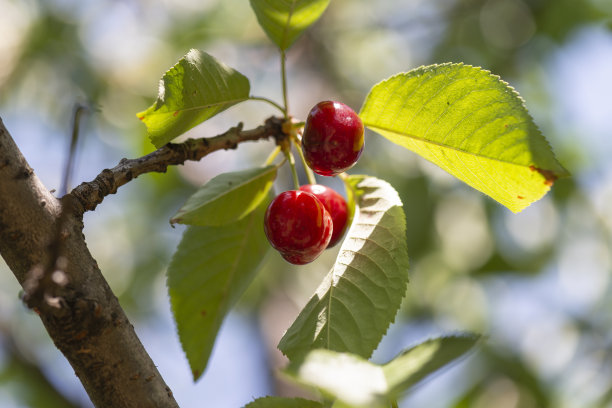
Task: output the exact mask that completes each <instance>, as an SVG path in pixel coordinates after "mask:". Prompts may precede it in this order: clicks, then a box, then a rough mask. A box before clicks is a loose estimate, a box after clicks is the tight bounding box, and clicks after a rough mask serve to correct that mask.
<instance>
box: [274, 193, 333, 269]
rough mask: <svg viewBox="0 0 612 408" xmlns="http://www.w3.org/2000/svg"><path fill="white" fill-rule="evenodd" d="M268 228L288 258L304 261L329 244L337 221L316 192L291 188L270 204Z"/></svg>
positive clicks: (311, 259)
mask: <svg viewBox="0 0 612 408" xmlns="http://www.w3.org/2000/svg"><path fill="white" fill-rule="evenodd" d="M264 231H265V233H266V237H268V241H270V245H272V247H273V248H275V249H276V250H277V251H279V252H280V254H281V256H282V257H283V258H285V260H286V261H287V262H290V263H292V264H295V265H304V264H307V263H309V262H312V261H314V260H315V259H316V258H317V257H318V256H319V255H320V254H321V253H322V252H323V251H324V250H325V248H327V245H328V244H329V240H330V239H331V237H332V233H333V221H332V218H331V216H330V215H329V213H328V212H327V210H326V209H325V207H324V206H323V203H321V202H320V201H319V200H318V199H317V198H316V197H315V196H314V195H313V194H311V193H308V192H305V191H299V190H289V191H285V192H283V193H281V194H279V195H278V196H276V198H274V200H272V202H271V203H270V205H269V206H268V209H267V210H266V214H265V216H264Z"/></svg>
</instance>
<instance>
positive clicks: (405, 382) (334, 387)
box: [284, 335, 479, 408]
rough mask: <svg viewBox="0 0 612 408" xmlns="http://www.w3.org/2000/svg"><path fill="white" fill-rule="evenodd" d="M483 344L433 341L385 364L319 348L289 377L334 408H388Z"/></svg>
mask: <svg viewBox="0 0 612 408" xmlns="http://www.w3.org/2000/svg"><path fill="white" fill-rule="evenodd" d="M478 339H479V336H475V335H461V336H450V337H442V338H437V339H432V340H428V341H426V342H424V343H421V344H419V345H417V346H415V347H413V348H411V349H409V350H407V351H405V352H403V353H401V354H400V355H399V356H397V357H395V358H394V359H393V360H391V361H390V362H388V363H387V364H384V365H379V364H374V363H372V362H369V361H367V360H365V359H364V358H362V357H360V356H356V355H354V354H350V353H338V352H335V351H331V350H324V349H317V350H313V351H311V352H309V353H308V354H306V355H305V357H304V359H303V360H301V361H297V362H292V363H291V364H290V365H289V367H288V368H287V369H286V370H285V371H284V372H285V373H286V374H287V375H288V376H289V377H290V378H292V379H293V380H295V381H296V382H298V383H299V384H302V385H305V386H308V387H314V388H316V389H317V390H319V391H320V392H321V393H322V394H323V395H325V396H327V397H328V398H332V399H336V400H337V401H336V403H334V408H336V407H351V408H361V407H364V408H366V407H367V408H379V407H380V408H382V407H388V406H389V403H390V402H391V401H394V400H396V399H397V397H398V396H399V394H400V393H403V392H405V391H407V390H409V389H410V388H411V387H412V386H414V385H415V384H417V383H418V382H419V381H421V380H422V379H424V378H425V377H427V376H428V375H430V374H432V373H434V372H435V371H437V370H439V369H440V368H442V367H444V366H446V365H448V364H449V363H451V362H453V361H455V360H456V359H457V358H459V357H461V356H463V355H464V354H465V353H467V352H468V351H469V350H470V349H472V347H474V345H475V344H476V343H477V341H478Z"/></svg>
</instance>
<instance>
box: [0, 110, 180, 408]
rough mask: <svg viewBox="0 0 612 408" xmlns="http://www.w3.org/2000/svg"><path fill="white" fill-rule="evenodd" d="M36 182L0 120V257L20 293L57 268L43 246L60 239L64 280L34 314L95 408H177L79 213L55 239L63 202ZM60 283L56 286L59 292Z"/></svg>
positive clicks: (74, 202) (71, 218)
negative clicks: (34, 279) (33, 280)
mask: <svg viewBox="0 0 612 408" xmlns="http://www.w3.org/2000/svg"><path fill="white" fill-rule="evenodd" d="M69 200H72V202H73V203H72V204H71V206H69V207H68V208H70V207H72V208H73V209H74V208H77V205H76V204H78V202H77V200H75V198H74V197H73V196H71V195H67V196H65V197H64V198H63V199H62V201H60V200H58V199H56V198H55V197H54V196H53V195H52V194H51V193H50V192H49V191H48V190H47V189H46V188H45V187H44V185H43V184H42V183H41V182H40V180H39V179H38V177H36V175H35V174H34V172H33V170H32V169H31V168H30V166H29V165H28V163H27V162H26V160H25V158H24V157H23V156H22V154H21V152H20V151H19V149H18V148H17V146H16V145H15V142H14V141H13V139H12V138H11V136H10V134H9V133H8V131H7V130H6V128H5V127H4V124H3V123H2V120H0V254H1V255H2V257H3V258H4V260H5V261H6V263H7V265H8V266H9V268H10V269H11V271H12V272H13V273H14V275H15V277H16V278H17V280H18V281H19V283H20V284H21V285H22V286H24V285H25V284H26V282H27V281H28V279H29V278H31V277H32V275H33V274H34V273H35V272H36V271H40V270H41V269H44V268H45V267H46V266H47V265H55V264H57V262H56V261H57V260H53V259H51V258H52V255H51V253H52V251H50V250H49V246H50V245H51V244H52V243H53V240H54V239H56V237H58V236H59V238H60V239H61V240H62V242H61V244H62V245H61V247H62V249H63V253H62V257H63V258H64V259H63V261H62V262H61V266H62V273H63V279H62V280H61V281H60V282H56V283H58V284H57V285H56V286H55V287H54V288H53V294H52V295H53V296H42V297H41V298H40V299H39V301H38V302H37V305H38V306H37V307H36V308H35V310H36V311H37V313H38V314H39V316H40V318H41V320H42V322H43V324H44V326H45V328H46V329H47V331H48V333H49V336H50V337H51V338H52V339H53V341H54V343H55V345H56V346H57V348H58V349H59V350H60V351H61V352H62V353H63V354H64V355H65V356H66V358H67V359H68V361H69V362H70V364H71V365H72V367H73V369H74V371H75V373H76V375H77V376H78V377H79V379H80V380H81V382H82V383H83V386H84V387H85V390H86V391H87V393H88V394H89V397H90V398H91V400H92V402H93V403H94V405H95V406H97V407H164V408H165V407H168V408H170V407H172V408H175V407H178V405H177V404H176V402H175V400H174V398H173V396H172V392H171V391H170V389H169V388H168V387H167V385H166V384H165V382H164V380H163V379H162V378H161V376H160V374H159V372H158V371H157V368H156V367H155V365H154V364H153V362H152V361H151V358H150V357H149V355H148V354H147V352H146V351H145V349H144V347H143V346H142V344H141V343H140V341H139V339H138V337H137V336H136V333H135V332H134V328H133V327H132V325H131V324H130V322H129V320H128V319H127V317H126V315H125V313H124V311H123V310H122V309H121V306H120V305H119V302H118V301H117V298H116V297H115V295H114V294H113V293H112V291H111V289H110V288H109V286H108V284H107V282H106V280H105V279H104V277H103V276H102V273H101V272H100V269H99V268H98V265H97V263H96V261H95V260H94V259H93V257H92V256H91V254H90V252H89V250H88V248H87V245H86V243H85V237H84V236H83V233H82V229H83V224H82V211H81V212H80V211H76V210H73V211H71V212H70V213H69V214H68V216H67V217H66V220H65V222H64V223H62V225H63V227H62V229H61V231H60V234H57V223H58V220H59V218H60V215H61V213H62V208H63V207H64V206H65V205H66V202H68V201H69ZM60 283H61V284H60Z"/></svg>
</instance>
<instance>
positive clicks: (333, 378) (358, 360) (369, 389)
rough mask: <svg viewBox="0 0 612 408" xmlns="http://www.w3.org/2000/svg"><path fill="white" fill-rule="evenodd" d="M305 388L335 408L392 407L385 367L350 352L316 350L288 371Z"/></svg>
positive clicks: (293, 364) (291, 366) (292, 365)
mask: <svg viewBox="0 0 612 408" xmlns="http://www.w3.org/2000/svg"><path fill="white" fill-rule="evenodd" d="M285 373H286V374H288V375H289V376H290V377H291V378H293V379H294V380H296V381H297V382H298V383H300V384H302V385H306V386H309V387H314V388H316V389H317V390H319V391H320V392H321V393H323V395H325V396H327V397H328V398H330V399H337V400H339V401H338V402H339V404H334V407H338V406H339V407H344V406H349V407H356V408H382V407H385V406H387V407H388V406H389V405H388V404H386V403H387V398H386V393H387V391H388V386H387V380H386V378H385V373H384V372H383V370H382V367H381V366H379V365H376V364H374V363H371V362H369V361H367V360H366V359H364V358H362V357H359V356H357V355H355V354H351V353H338V352H335V351H331V350H323V349H318V350H313V351H311V352H309V353H308V354H306V355H305V358H304V360H302V361H299V363H292V364H291V365H290V366H289V367H288V369H287V370H286V371H285Z"/></svg>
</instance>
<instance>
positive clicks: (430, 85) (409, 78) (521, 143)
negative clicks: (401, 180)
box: [359, 64, 568, 212]
mask: <svg viewBox="0 0 612 408" xmlns="http://www.w3.org/2000/svg"><path fill="white" fill-rule="evenodd" d="M359 115H360V117H361V119H362V120H363V123H364V125H365V126H367V127H369V128H370V129H372V130H374V131H375V132H378V133H380V134H381V135H383V136H384V137H386V138H388V139H389V140H391V141H392V142H394V143H397V144H399V145H401V146H403V147H405V148H407V149H410V150H412V151H414V152H415V153H417V154H419V155H421V156H423V157H424V158H426V159H427V160H429V161H431V162H433V163H434V164H436V165H438V166H440V167H441V168H443V169H444V170H446V171H448V172H449V173H451V174H452V175H454V176H456V177H457V178H459V179H460V180H462V181H464V182H465V183H467V184H469V185H470V186H472V187H474V188H475V189H477V190H479V191H481V192H483V193H485V194H487V195H489V196H490V197H492V198H493V199H495V200H497V201H498V202H500V203H501V204H503V205H505V206H506V207H508V208H509V209H510V210H512V211H513V212H519V211H521V210H522V209H524V208H525V207H527V206H528V205H529V204H531V203H532V202H534V201H536V200H538V199H540V198H541V197H542V196H543V195H544V194H546V192H547V191H548V190H549V189H550V186H551V185H552V184H553V182H554V181H555V180H556V179H557V178H559V177H563V176H567V175H568V173H567V171H566V170H565V169H564V168H563V167H562V166H561V165H560V164H559V163H558V162H557V160H556V159H555V156H554V154H553V152H552V150H551V148H550V146H549V144H548V142H547V141H546V139H545V138H544V136H542V134H541V133H540V131H539V130H538V128H537V126H536V125H535V124H534V122H533V119H532V118H531V116H530V115H529V113H528V112H527V109H526V108H525V105H524V101H523V99H522V98H521V97H520V96H519V95H518V93H517V92H516V91H515V90H514V89H513V88H511V87H510V86H509V85H508V84H507V83H505V82H503V81H502V80H501V79H500V78H499V77H498V76H495V75H492V74H491V73H490V72H488V71H485V70H482V69H480V68H475V67H471V66H467V65H463V64H443V65H431V66H427V67H421V68H417V69H415V70H413V71H410V72H407V73H401V74H398V75H395V76H393V77H391V78H389V79H387V80H385V81H382V82H380V83H379V84H377V85H375V86H374V87H373V88H372V89H371V91H370V93H369V94H368V96H367V98H366V100H365V102H364V104H363V107H362V108H361V112H360V113H359Z"/></svg>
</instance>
